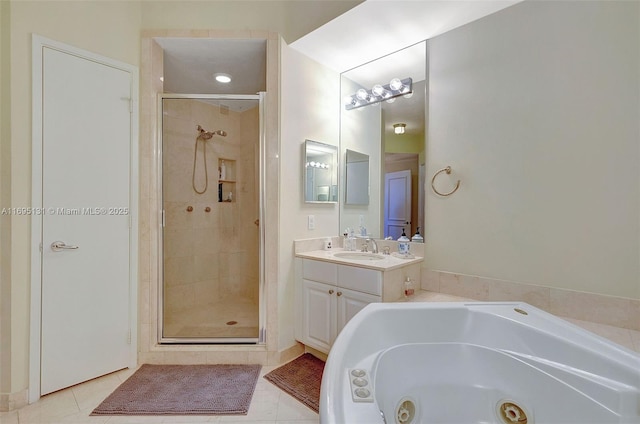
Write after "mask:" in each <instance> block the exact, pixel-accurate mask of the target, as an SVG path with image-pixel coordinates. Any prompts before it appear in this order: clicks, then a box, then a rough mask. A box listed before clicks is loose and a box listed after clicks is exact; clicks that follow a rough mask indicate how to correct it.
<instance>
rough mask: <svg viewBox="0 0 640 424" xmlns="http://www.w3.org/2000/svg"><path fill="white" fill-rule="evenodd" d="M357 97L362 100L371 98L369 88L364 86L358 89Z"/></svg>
mask: <svg viewBox="0 0 640 424" xmlns="http://www.w3.org/2000/svg"><path fill="white" fill-rule="evenodd" d="M356 97H357V98H359V99H360V100H367V99H368V98H369V93H367V90H365V89H364V88H361V89H359V90H358V91H356Z"/></svg>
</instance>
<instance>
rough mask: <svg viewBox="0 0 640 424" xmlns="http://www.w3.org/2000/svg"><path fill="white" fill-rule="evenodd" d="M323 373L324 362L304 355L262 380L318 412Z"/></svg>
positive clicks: (309, 355) (310, 355)
mask: <svg viewBox="0 0 640 424" xmlns="http://www.w3.org/2000/svg"><path fill="white" fill-rule="evenodd" d="M323 371H324V361H322V360H320V359H318V358H316V357H315V356H313V355H312V354H310V353H305V354H304V355H302V356H299V357H297V358H296V359H294V360H293V361H291V362H287V363H286V364H284V365H283V366H281V367H279V368H276V369H275V370H273V371H271V372H270V373H268V374H266V375H265V376H264V378H266V379H267V380H269V381H270V382H271V383H273V384H275V385H276V386H278V387H279V388H280V389H282V390H284V391H285V392H287V393H289V394H290V395H291V396H293V397H294V398H296V399H298V400H299V401H300V402H302V403H304V404H305V405H307V406H308V407H309V408H311V409H313V410H314V411H316V412H318V410H319V409H320V383H321V382H322V372H323Z"/></svg>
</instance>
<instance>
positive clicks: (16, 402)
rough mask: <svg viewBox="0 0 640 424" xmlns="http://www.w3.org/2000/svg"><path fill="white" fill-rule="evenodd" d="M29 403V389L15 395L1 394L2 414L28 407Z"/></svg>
mask: <svg viewBox="0 0 640 424" xmlns="http://www.w3.org/2000/svg"><path fill="white" fill-rule="evenodd" d="M27 403H28V389H24V390H20V391H19V392H15V393H0V412H7V411H13V410H14V409H20V408H22V407H23V406H26V405H27Z"/></svg>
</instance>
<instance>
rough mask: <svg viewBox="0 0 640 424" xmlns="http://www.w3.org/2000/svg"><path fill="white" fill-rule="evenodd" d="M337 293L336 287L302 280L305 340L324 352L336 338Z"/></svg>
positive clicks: (327, 350)
mask: <svg viewBox="0 0 640 424" xmlns="http://www.w3.org/2000/svg"><path fill="white" fill-rule="evenodd" d="M335 291H336V287H335V286H330V285H328V284H322V283H318V282H315V281H310V280H302V310H303V318H302V320H303V323H302V332H303V339H304V341H305V343H306V344H309V345H310V346H312V347H314V348H316V349H319V350H321V351H323V352H329V348H330V347H331V344H332V343H333V340H334V339H335V337H336V295H335Z"/></svg>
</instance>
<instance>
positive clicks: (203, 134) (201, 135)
mask: <svg viewBox="0 0 640 424" xmlns="http://www.w3.org/2000/svg"><path fill="white" fill-rule="evenodd" d="M198 133H199V134H198V138H199V139H201V140H209V139H210V138H211V137H213V136H214V135H219V136H221V137H226V136H227V132H226V131H224V130H216V131H213V132H212V131H205V130H204V128H202V127H201V126H200V125H198Z"/></svg>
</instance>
